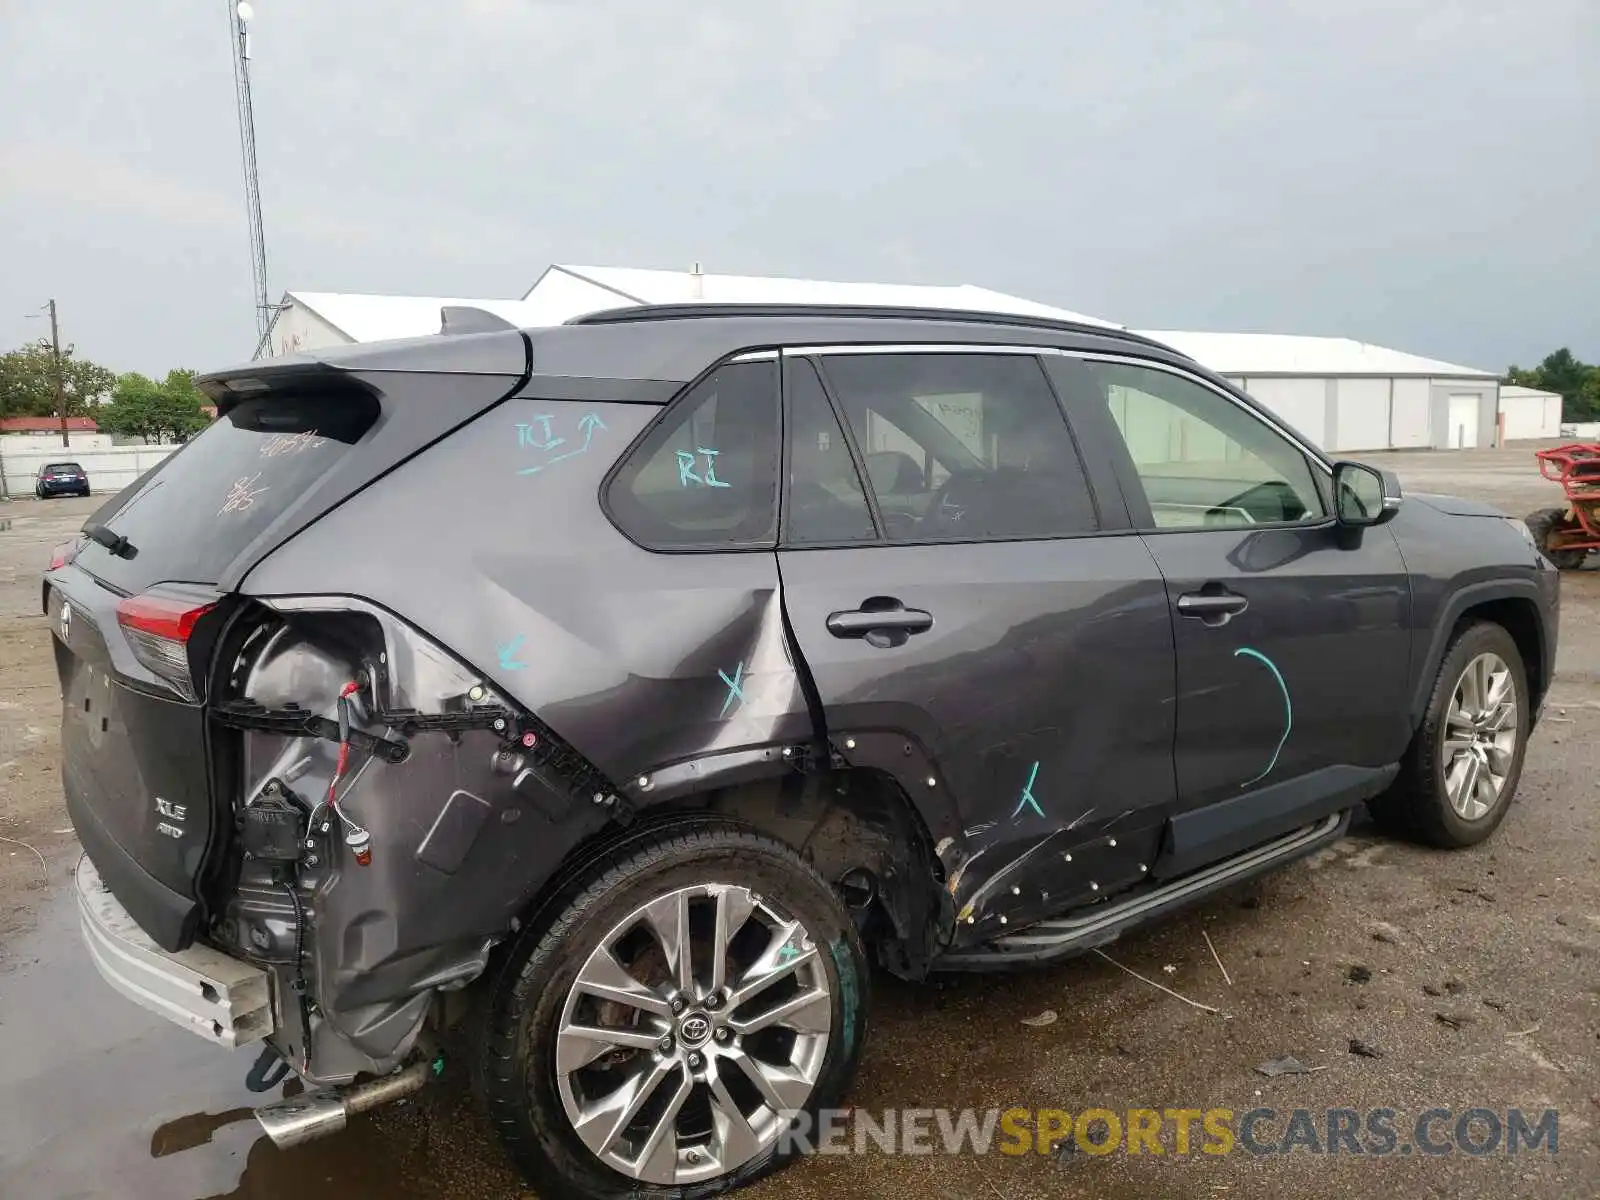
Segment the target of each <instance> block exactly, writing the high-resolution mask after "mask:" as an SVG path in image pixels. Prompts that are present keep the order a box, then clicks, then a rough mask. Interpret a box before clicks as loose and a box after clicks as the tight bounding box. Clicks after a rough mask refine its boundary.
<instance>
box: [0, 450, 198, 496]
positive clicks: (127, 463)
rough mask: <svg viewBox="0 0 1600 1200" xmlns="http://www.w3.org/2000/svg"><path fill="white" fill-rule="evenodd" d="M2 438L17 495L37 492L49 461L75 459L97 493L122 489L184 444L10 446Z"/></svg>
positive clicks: (8, 480)
mask: <svg viewBox="0 0 1600 1200" xmlns="http://www.w3.org/2000/svg"><path fill="white" fill-rule="evenodd" d="M8 440H9V439H7V438H4V437H0V472H3V473H4V477H5V490H6V492H7V493H8V494H9V495H10V496H12V497H13V498H19V497H23V496H31V495H33V485H34V482H35V481H36V480H37V479H38V476H39V468H40V467H42V466H45V465H46V464H48V463H58V462H75V463H77V464H78V465H79V466H80V467H82V468H83V469H84V471H85V472H86V473H87V474H88V476H89V487H90V489H91V490H92V491H93V492H94V494H95V495H97V496H110V495H113V494H114V493H116V492H120V491H121V490H122V489H123V488H125V487H127V486H128V485H129V484H130V483H132V482H133V481H134V480H135V479H137V478H139V476H141V475H143V474H144V473H145V472H146V471H148V470H149V469H150V468H151V467H153V466H155V465H156V464H157V463H158V462H160V461H161V460H162V459H164V458H166V457H167V456H168V455H169V454H171V453H172V452H173V451H175V450H180V449H182V447H181V446H106V447H102V448H97V449H88V448H83V449H80V448H79V447H77V446H62V445H60V444H59V443H57V444H56V445H55V446H54V447H40V446H38V445H29V446H25V447H23V446H15V447H14V446H10V445H8V444H7V442H8Z"/></svg>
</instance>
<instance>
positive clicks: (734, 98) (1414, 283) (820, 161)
mask: <svg viewBox="0 0 1600 1200" xmlns="http://www.w3.org/2000/svg"><path fill="white" fill-rule="evenodd" d="M229 2H230V0H138V2H132V3H130V2H129V0H117V2H113V0H72V2H70V3H63V2H62V0H0V346H5V347H9V346H14V345H17V344H19V343H20V342H22V341H24V340H25V339H27V338H29V337H31V336H36V335H37V333H38V332H40V331H41V322H38V321H30V320H24V319H23V318H24V314H26V313H28V312H29V311H32V310H35V309H37V307H38V306H40V305H42V304H43V303H44V301H45V300H46V299H48V298H49V297H51V296H54V297H56V299H57V300H58V301H59V303H60V305H61V313H62V317H63V321H64V336H65V337H67V338H70V339H71V340H72V341H75V342H76V343H78V345H79V347H80V350H81V351H82V352H84V353H86V354H87V355H88V356H89V357H92V358H94V359H97V360H99V361H102V362H104V363H106V364H107V365H109V366H112V367H114V368H116V369H119V370H128V369H137V370H144V371H149V372H157V371H164V370H166V369H167V368H168V367H170V366H174V365H178V364H183V365H188V366H193V367H197V368H202V369H203V368H208V367H216V366H220V365H223V364H225V363H227V362H230V361H235V360H238V359H241V358H246V357H248V355H249V353H250V351H251V349H252V347H253V345H254V331H253V314H252V311H251V303H252V302H251V282H250V263H249V253H248V238H247V232H246V225H245V216H244V203H243V193H242V185H241V173H240V165H239V145H238V134H237V126H236V122H235V113H234V96H233V78H232V74H231V65H230V64H231V57H230V54H231V44H230V40H229V29H228V5H229ZM255 9H256V20H255V22H254V24H253V26H252V28H253V30H254V39H253V42H254V45H253V49H254V78H255V100H256V123H257V135H258V146H259V154H260V163H261V177H262V184H261V188H262V196H263V201H264V208H265V220H266V233H267V247H268V268H269V276H270V280H271V285H272V290H273V293H274V296H275V297H276V295H277V293H279V292H281V291H283V290H284V289H288V288H299V289H305V290H322V291H375V292H393V293H412V294H444V295H464V296H517V295H521V294H522V293H523V291H525V290H526V288H527V287H528V286H529V285H530V284H531V283H532V281H533V280H534V279H535V278H536V277H537V276H538V274H539V273H540V271H542V270H543V269H544V267H545V266H546V265H547V264H548V263H550V262H552V261H557V262H578V263H599V264H607V265H617V266H647V267H665V268H671V269H686V268H687V267H688V266H689V264H690V263H691V262H694V261H695V260H699V261H701V262H702V263H704V264H705V267H706V269H707V270H711V271H725V272H737V273H748V274H787V275H801V276H809V277H814V278H832V279H862V280H880V281H890V282H908V283H960V282H966V283H976V284H982V285H984V286H987V287H992V288H998V289H1001V290H1003V291H1009V292H1014V293H1017V294H1020V295H1023V296H1027V297H1029V298H1031V299H1035V300H1040V301H1044V302H1048V303H1053V304H1059V305H1061V306H1063V307H1066V308H1070V309H1075V310H1077V311H1079V312H1087V313H1094V314H1097V315H1100V316H1103V317H1108V318H1111V319H1114V320H1119V321H1123V322H1125V323H1128V324H1130V325H1133V326H1135V327H1146V328H1148V327H1166V328H1193V329H1227V330H1266V331H1273V332H1298V333H1326V334H1339V335H1345V336H1351V337H1358V338H1362V339H1365V340H1369V341H1376V342H1381V343H1387V344H1389V345H1393V346H1397V347H1399V348H1402V349H1405V350H1409V351H1412V352H1415V353H1421V354H1427V355H1432V356H1436V357H1441V358H1446V359H1450V360H1454V361H1459V362H1466V363H1470V364H1473V365H1480V366H1484V367H1488V368H1500V367H1503V366H1504V365H1506V364H1507V363H1508V362H1510V361H1513V360H1515V361H1518V362H1522V363H1527V362H1529V361H1530V360H1533V359H1535V358H1537V357H1539V356H1540V355H1542V354H1543V353H1544V352H1545V351H1547V350H1549V349H1551V348H1553V347H1555V346H1557V345H1561V344H1567V345H1570V346H1571V347H1572V348H1573V350H1574V351H1575V352H1576V353H1578V354H1579V355H1580V356H1582V357H1585V358H1587V359H1589V360H1590V361H1593V360H1595V359H1600V69H1597V66H1596V64H1597V63H1600V0H1337V2H1330V0H1114V2H1113V0H1102V2H1100V3H1082V2H1078V0H802V2H799V3H791V2H790V0H759V2H756V0H676V2H675V3H674V2H667V0H434V2H432V3H419V2H417V0H387V2H385V3H378V2H377V0H255Z"/></svg>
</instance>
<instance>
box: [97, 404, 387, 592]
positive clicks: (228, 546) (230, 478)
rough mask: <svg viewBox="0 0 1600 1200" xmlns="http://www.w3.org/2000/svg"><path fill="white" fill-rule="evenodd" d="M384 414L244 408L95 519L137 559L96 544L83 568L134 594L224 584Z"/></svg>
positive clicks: (331, 407)
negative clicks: (172, 585)
mask: <svg viewBox="0 0 1600 1200" xmlns="http://www.w3.org/2000/svg"><path fill="white" fill-rule="evenodd" d="M378 410H379V406H378V402H377V400H376V398H374V397H372V396H369V395H366V394H352V393H350V392H340V393H337V394H326V393H314V394H304V395H282V396H274V395H269V396H261V397H255V398H252V399H248V400H243V401H241V402H240V403H239V404H237V405H236V406H235V407H233V408H232V409H230V410H229V411H228V412H227V413H225V414H223V415H221V416H219V417H218V418H217V420H216V421H214V422H213V423H212V424H211V425H209V426H208V427H207V428H206V429H205V430H203V431H202V432H201V433H200V434H199V435H198V436H197V437H195V438H193V439H192V440H191V441H189V442H188V443H187V444H186V445H185V446H184V447H183V448H182V449H180V450H179V451H178V452H177V453H176V454H174V455H173V456H172V457H171V458H170V459H168V460H167V461H166V462H164V463H163V464H162V465H161V466H160V467H159V468H157V469H156V471H155V472H154V473H153V474H152V475H151V476H149V477H148V478H146V479H145V480H144V481H143V483H141V484H135V485H134V486H133V487H132V488H130V489H128V490H127V491H125V492H123V493H122V494H121V495H119V496H118V497H117V498H116V499H115V500H113V501H112V502H111V504H109V505H107V506H106V507H105V508H103V509H101V510H100V511H99V512H97V513H96V514H95V515H94V517H93V518H92V519H93V520H96V521H99V522H100V523H101V524H103V525H106V526H108V527H110V529H111V530H112V532H114V533H117V534H120V535H121V536H123V537H125V538H127V539H128V541H129V542H130V543H131V544H132V546H133V548H134V550H135V552H136V553H135V555H134V557H133V558H131V559H129V558H120V557H117V556H115V555H113V554H111V553H110V552H109V551H107V550H106V549H105V548H104V547H102V546H100V545H98V544H96V543H90V544H89V545H87V546H85V547H84V549H83V551H82V553H81V554H80V555H79V556H78V559H77V562H78V564H79V565H80V566H82V567H83V568H84V569H85V570H87V571H89V572H90V573H91V574H93V575H95V576H97V577H99V578H100V579H103V580H105V581H106V582H107V583H109V584H111V585H112V586H113V587H117V588H121V589H123V590H126V591H130V592H134V591H140V590H142V589H144V588H146V587H148V586H149V585H151V584H152V583H165V582H181V583H215V582H217V580H218V579H220V578H221V576H222V572H223V569H224V568H226V567H227V566H228V564H229V563H231V562H232V561H233V560H234V559H235V558H236V557H237V556H238V555H239V552H240V551H241V550H243V549H244V548H245V547H246V546H247V545H249V544H250V542H251V541H252V540H254V539H255V538H256V537H257V536H258V535H259V534H260V533H261V532H262V531H263V530H264V529H266V527H267V526H268V525H269V524H271V523H272V521H273V520H275V519H276V518H277V517H278V516H280V515H281V514H282V513H283V512H284V511H285V510H286V509H288V508H289V507H290V506H291V505H293V504H294V502H295V501H296V500H298V499H299V498H300V497H301V496H302V495H304V494H305V493H306V492H307V491H308V490H309V489H310V488H311V487H312V486H313V485H314V484H315V483H316V482H317V481H318V480H319V479H321V478H322V477H323V476H324V475H326V474H327V473H328V472H330V471H336V470H338V469H339V464H340V460H341V459H342V458H343V457H344V455H345V454H346V452H348V451H349V449H350V448H351V447H352V446H354V445H355V444H356V443H357V442H358V441H360V440H361V437H362V435H363V434H365V433H366V432H367V430H368V429H370V428H371V427H372V424H373V422H374V420H375V419H376V418H377V415H378Z"/></svg>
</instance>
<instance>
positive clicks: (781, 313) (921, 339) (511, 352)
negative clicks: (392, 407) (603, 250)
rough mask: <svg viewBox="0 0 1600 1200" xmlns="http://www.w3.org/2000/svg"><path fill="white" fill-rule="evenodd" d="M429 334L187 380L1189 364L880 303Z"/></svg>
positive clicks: (472, 323) (1160, 354)
mask: <svg viewBox="0 0 1600 1200" xmlns="http://www.w3.org/2000/svg"><path fill="white" fill-rule="evenodd" d="M441 333H442V334H443V335H444V336H440V334H430V335H425V336H422V337H414V338H406V339H400V340H392V341H378V342H361V343H356V344H354V345H347V346H338V347H328V348H326V349H320V350H313V351H308V352H302V353H299V354H291V355H285V356H282V357H276V358H267V359H260V360H257V361H256V362H253V363H250V364H248V365H243V366H238V367H234V368H231V369H229V370H224V371H216V372H212V373H210V374H207V375H204V376H202V377H201V378H200V379H199V380H198V381H197V382H198V383H199V386H200V387H201V389H202V390H203V391H205V393H206V394H207V395H208V396H210V397H211V398H212V399H213V400H215V401H217V403H218V405H219V411H220V408H221V405H223V404H224V403H231V402H234V401H236V400H237V399H238V398H239V393H240V392H247V391H248V390H253V389H255V388H263V389H264V388H266V387H281V386H284V385H285V384H291V383H292V381H293V380H294V379H295V378H296V377H304V376H313V377H315V376H323V375H324V374H325V373H328V372H333V373H344V372H351V371H356V372H361V371H425V372H433V373H439V374H497V375H505V376H510V377H515V376H517V375H523V376H525V377H526V378H529V379H537V378H539V377H557V378H562V379H566V380H570V381H573V386H577V382H576V381H579V380H584V379H588V380H592V381H604V380H642V381H652V382H655V383H661V384H667V383H678V384H681V383H686V382H688V381H689V380H692V379H695V378H698V377H699V376H700V374H702V373H703V372H704V371H705V369H706V367H707V366H708V365H710V364H711V363H713V362H718V361H720V360H722V359H724V358H726V357H728V356H729V355H732V354H737V353H739V352H741V351H746V350H757V349H764V348H769V347H778V346H785V345H848V344H856V343H871V342H889V343H906V344H913V343H937V342H939V341H941V340H948V341H951V342H955V343H966V342H975V343H979V344H983V343H991V344H994V345H1006V344H1013V345H1019V346H1039V345H1043V346H1058V347H1060V348H1062V349H1069V350H1084V351H1091V352H1094V351H1098V352H1100V353H1109V354H1119V353H1120V354H1128V353H1135V354H1138V355H1140V356H1142V357H1149V358H1157V359H1166V360H1168V361H1170V362H1181V363H1184V364H1186V365H1190V366H1192V365H1193V360H1191V359H1190V358H1189V357H1188V356H1187V355H1184V354H1182V353H1180V352H1179V351H1177V350H1174V349H1173V348H1172V347H1170V346H1166V345H1163V344H1162V343H1160V342H1158V341H1155V340H1153V339H1151V338H1148V337H1145V336H1143V335H1142V334H1137V333H1132V332H1130V331H1128V330H1126V329H1120V328H1116V327H1112V326H1103V325H1090V324H1086V323H1084V322H1079V321H1062V320H1056V319H1054V318H1051V317H1038V316H1031V315H1026V314H1019V313H994V312H977V311H966V310H962V309H938V308H902V307H893V306H888V305H861V304H641V305H635V306H632V307H628V308H617V309H608V310H605V311H603V312H594V313H588V314H586V315H584V316H581V317H574V318H573V319H572V320H570V321H568V322H566V323H565V324H562V325H551V326H544V327H539V328H531V329H525V330H521V329H513V328H509V327H505V322H503V321H501V319H500V318H498V317H494V316H491V315H490V314H487V313H481V312H479V311H477V310H466V309H461V308H450V309H448V310H446V311H444V312H442V313H441ZM596 386H597V387H598V386H600V384H599V383H598V382H596ZM672 390H673V389H667V394H670V392H671V391H672ZM639 398H640V399H644V398H645V397H644V396H642V395H641V396H640V397H639Z"/></svg>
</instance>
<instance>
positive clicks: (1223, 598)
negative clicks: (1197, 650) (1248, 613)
mask: <svg viewBox="0 0 1600 1200" xmlns="http://www.w3.org/2000/svg"><path fill="white" fill-rule="evenodd" d="M1249 607H1250V601H1249V600H1248V599H1247V598H1245V597H1244V596H1241V595H1239V594H1238V593H1237V592H1230V591H1226V590H1223V589H1218V590H1216V591H1199V592H1185V593H1184V594H1183V595H1181V596H1179V597H1178V615H1179V616H1180V617H1193V618H1194V619H1195V620H1198V621H1202V622H1204V623H1205V624H1207V625H1211V626H1218V625H1226V624H1227V623H1228V622H1229V621H1231V620H1233V618H1234V617H1236V616H1238V615H1239V614H1240V613H1242V612H1243V611H1244V610H1245V609H1247V608H1249Z"/></svg>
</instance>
